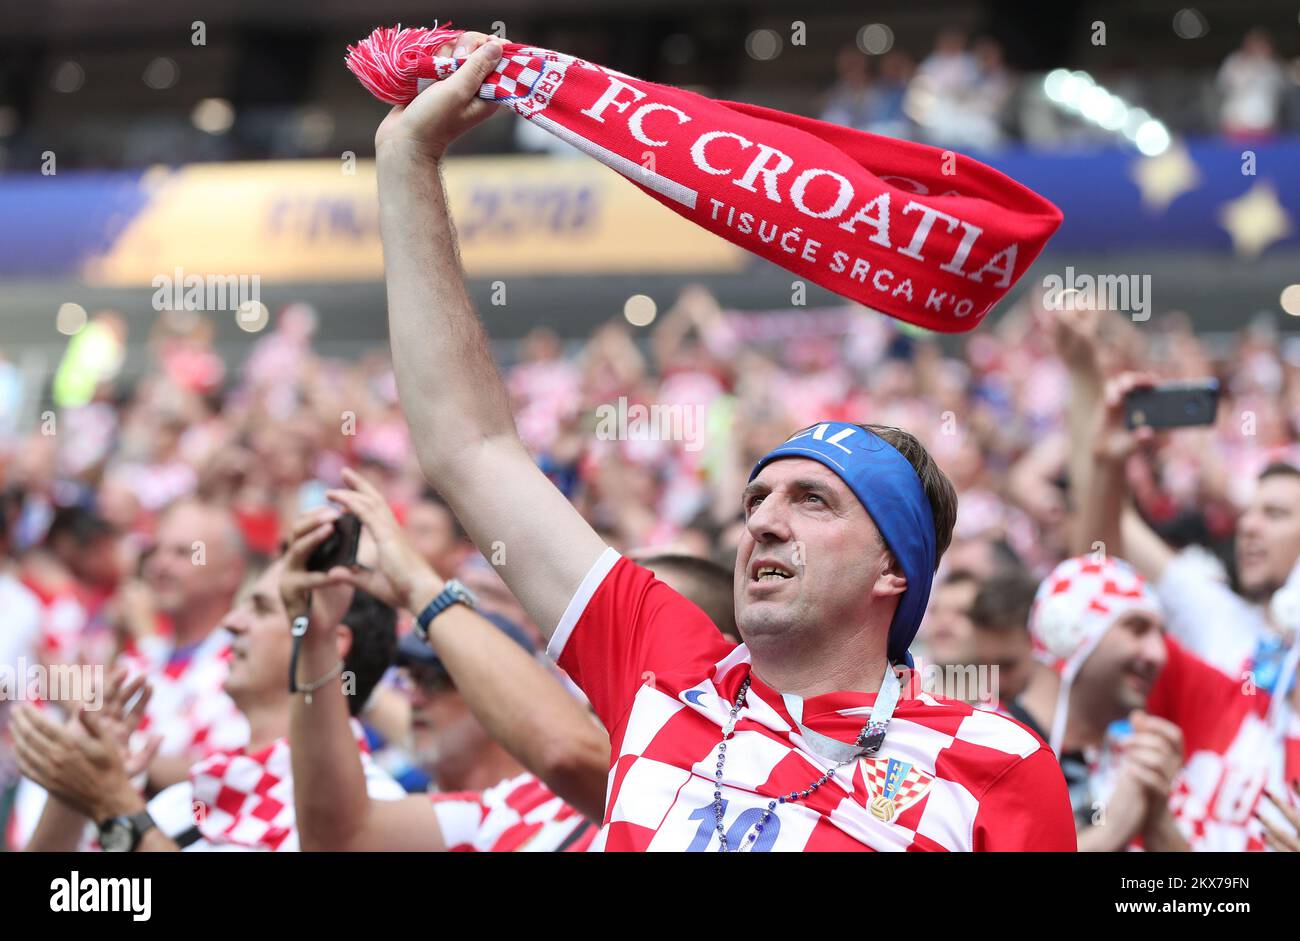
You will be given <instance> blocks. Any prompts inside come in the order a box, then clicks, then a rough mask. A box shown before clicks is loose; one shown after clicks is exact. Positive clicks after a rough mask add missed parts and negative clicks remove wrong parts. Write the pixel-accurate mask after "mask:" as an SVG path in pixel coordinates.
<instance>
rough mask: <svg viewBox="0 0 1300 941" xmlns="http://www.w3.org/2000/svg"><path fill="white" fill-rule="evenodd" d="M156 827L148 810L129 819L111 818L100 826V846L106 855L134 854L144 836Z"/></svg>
mask: <svg viewBox="0 0 1300 941" xmlns="http://www.w3.org/2000/svg"><path fill="white" fill-rule="evenodd" d="M156 826H158V824H156V823H154V821H153V817H150V816H149V811H147V810H142V811H140V812H139V813H138V814H132V815H131V816H129V817H126V816H124V817H109V818H108V819H107V820H105V821H104V822H103V823H101V824H100V825H99V845H100V846H101V847H102V848H103V850H104V852H105V853H133V852H135V848H136V847H137V846H139V845H140V841H141V840H142V839H144V835H145V834H146V833H148V832H149V831H150V830H152V829H153V828H154V827H156Z"/></svg>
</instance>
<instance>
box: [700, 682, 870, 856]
mask: <svg viewBox="0 0 1300 941" xmlns="http://www.w3.org/2000/svg"><path fill="white" fill-rule="evenodd" d="M889 675H892V672H891V673H890V674H889ZM749 680H750V678H749V677H748V676H747V677H745V679H744V681H743V682H742V683H741V684H740V692H739V693H737V694H736V702H735V703H734V704H733V705H732V707H731V714H730V715H729V716H728V717H727V724H726V725H725V726H723V729H722V741H721V743H719V745H718V764H717V771H716V773H715V774H714V779H715V783H714V785H713V817H714V820H715V821H716V828H717V831H718V841H719V845H718V852H719V853H727V852H730V851H731V849H730V845H729V843H728V840H727V831H726V828H725V827H724V826H723V823H722V815H723V811H724V807H723V803H722V769H723V766H724V765H725V764H726V762H727V739H729V738H731V736H732V735H733V734H735V731H736V717H737V716H738V715H739V714H740V710H741V709H742V708H743V707H744V705H745V694H746V693H748V692H749ZM888 712H889V713H892V712H893V705H892V704H891V705H890V706H889V709H888ZM889 718H890V717H889V715H886V716H884V718H883V721H873V720H875V711H874V710H873V711H872V715H870V716H868V717H867V724H866V725H864V726H863V727H862V731H861V732H860V733H859V734H858V739H857V744H858V746H859V747H860V748H861V749H862V752H861V753H859V754H855V755H853V756H851V757H849V758H846V759H845V760H843V761H841V762H839V763H838V764H837V765H835V766H834V767H833V768H831V769H830V770H829V771H827V772H826V773H825V774H823V775H822V776H821V777H820V778H818V779H817V780H816V781H814V782H813V783H812V784H810V785H808V786H807V787H806V788H804V789H803V790H802V791H791V792H790V793H789V794H785V795H783V796H781V797H774V798H772V799H771V800H770V801H768V802H767V808H766V809H765V810H764V811H763V816H762V817H761V818H760V819H759V821H758V823H757V824H755V826H754V829H753V830H752V831H751V832H750V833H749V834H748V835H747V836H746V838H745V842H744V843H742V844H741V846H740V848H739V849H737V852H741V851H742V850H745V849H749V848H752V847H753V845H754V843H755V842H756V841H757V840H758V838H759V837H760V836H762V834H763V828H764V827H765V826H766V825H767V822H768V821H769V820H771V819H772V815H773V814H774V813H776V808H777V805H778V804H786V803H791V802H793V801H796V800H807V799H808V798H809V797H811V796H812V795H813V794H814V793H815V792H816V791H817V789H818V788H820V787H821V786H822V785H823V784H825V783H826V782H827V781H829V780H830V779H831V778H833V777H835V772H836V771H839V770H840V769H841V768H843V767H844V766H845V765H850V764H852V763H853V762H855V761H857V760H858V758H860V757H861V756H862V754H874V753H875V752H877V751H879V749H880V746H881V745H882V744H883V743H884V740H885V726H886V725H888V724H889Z"/></svg>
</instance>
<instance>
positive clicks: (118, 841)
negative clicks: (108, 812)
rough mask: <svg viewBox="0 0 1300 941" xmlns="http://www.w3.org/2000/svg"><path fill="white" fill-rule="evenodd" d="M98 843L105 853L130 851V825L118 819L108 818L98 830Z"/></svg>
mask: <svg viewBox="0 0 1300 941" xmlns="http://www.w3.org/2000/svg"><path fill="white" fill-rule="evenodd" d="M99 845H100V846H102V847H103V848H104V852H106V853H129V852H131V825H130V824H129V823H127V822H126V821H124V820H120V819H113V820H110V821H109V822H108V823H106V824H104V827H103V829H101V830H100V831H99Z"/></svg>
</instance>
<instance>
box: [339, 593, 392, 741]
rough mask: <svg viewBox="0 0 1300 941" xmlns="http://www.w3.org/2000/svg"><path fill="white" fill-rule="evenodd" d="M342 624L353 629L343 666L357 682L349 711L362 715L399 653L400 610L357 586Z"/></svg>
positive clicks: (354, 681)
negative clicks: (398, 629) (350, 644)
mask: <svg viewBox="0 0 1300 941" xmlns="http://www.w3.org/2000/svg"><path fill="white" fill-rule="evenodd" d="M343 623H344V624H346V625H347V626H348V630H350V631H351V632H352V646H351V647H349V648H348V654H347V656H346V657H344V658H343V669H344V670H345V671H346V672H348V673H351V674H352V676H353V683H354V693H353V695H352V696H350V697H348V712H350V713H351V714H352V715H354V716H359V715H361V710H363V709H364V708H365V707H366V703H367V702H368V701H369V699H370V694H371V693H373V692H374V690H375V687H376V686H378V685H379V681H380V679H382V678H383V675H384V672H385V671H386V670H387V669H388V668H389V667H390V666H391V665H392V663H393V657H394V656H395V655H396V653H397V611H395V610H394V609H393V607H392V606H391V605H388V604H385V603H384V602H382V601H380V600H379V599H378V598H376V597H375V596H374V595H372V594H370V593H369V592H367V591H362V590H361V589H360V588H358V589H357V590H356V591H355V592H354V593H353V595H352V604H351V605H349V606H348V610H347V613H345V614H344V615H343Z"/></svg>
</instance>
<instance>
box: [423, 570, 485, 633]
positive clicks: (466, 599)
mask: <svg viewBox="0 0 1300 941" xmlns="http://www.w3.org/2000/svg"><path fill="white" fill-rule="evenodd" d="M454 604H463V605H465V607H467V608H477V607H478V599H477V598H475V597H474V593H473V592H472V591H470V590H469V589H468V588H466V587H465V586H464V585H462V584H461V583H460V581H459V580H457V579H455V578H453V579H452V580H451V581H449V582H447V584H446V585H444V586H443V588H442V591H440V592H438V594H437V595H435V596H434V599H433V600H432V601H430V602H429V603H428V604H427V605H425V606H424V610H423V611H421V612H420V613H419V614H418V615H416V617H415V632H416V633H417V634H419V635H420V640H422V641H424V642H425V643H426V644H427V643H428V642H429V625H430V624H432V623H433V619H434V618H436V617H437V616H438V615H440V614H442V612H444V611H446V610H447V609H448V608H450V607H451V606H452V605H454Z"/></svg>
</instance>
